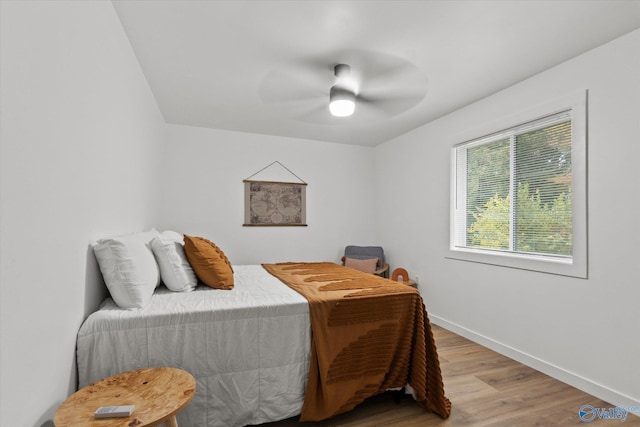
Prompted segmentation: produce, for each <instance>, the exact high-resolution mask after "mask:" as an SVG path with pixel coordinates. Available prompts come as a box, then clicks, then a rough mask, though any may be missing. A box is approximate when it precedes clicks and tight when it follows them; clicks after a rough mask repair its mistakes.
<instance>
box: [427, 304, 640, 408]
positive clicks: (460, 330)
mask: <svg viewBox="0 0 640 427" xmlns="http://www.w3.org/2000/svg"><path fill="white" fill-rule="evenodd" d="M429 319H430V320H431V322H432V323H434V324H436V325H438V326H441V327H443V328H445V329H447V330H449V331H451V332H455V333H456V334H458V335H460V336H463V337H465V338H467V339H469V340H471V341H473V342H476V343H478V344H480V345H482V346H484V347H487V348H489V349H491V350H493V351H495V352H497V353H500V354H502V355H504V356H507V357H509V358H511V359H513V360H516V361H518V362H520V363H522V364H523V365H526V366H529V367H531V368H533V369H535V370H537V371H540V372H542V373H544V374H547V375H549V376H550V377H553V378H555V379H557V380H559V381H562V382H564V383H566V384H569V385H570V386H573V387H575V388H577V389H579V390H582V391H584V392H585V393H589V394H591V395H592V396H595V397H597V398H598V399H602V400H604V401H605V402H609V403H611V404H612V405H613V406H618V407H624V408H632V407H635V408H637V407H640V401H638V400H635V399H633V398H632V397H630V396H627V395H624V394H622V393H619V392H617V391H615V390H612V389H610V388H608V387H605V386H603V385H601V384H598V383H595V382H593V381H591V380H589V379H587V378H584V377H582V376H580V375H576V374H574V373H573V372H569V371H567V370H566V369H562V368H560V367H558V366H555V365H553V364H552V363H549V362H545V361H544V360H541V359H538V358H537V357H534V356H531V355H530V354H527V353H523V352H522V351H520V350H518V349H516V348H513V347H510V346H508V345H506V344H503V343H501V342H498V341H496V340H494V339H491V338H489V337H486V336H484V335H481V334H478V333H476V332H474V331H472V330H470V329H467V328H465V327H463V326H460V325H458V324H456V323H453V322H449V321H448V320H445V319H443V318H441V317H438V316H434V315H433V314H429ZM587 404H589V402H585V405H587ZM633 414H634V415H636V416H638V417H640V412H633Z"/></svg>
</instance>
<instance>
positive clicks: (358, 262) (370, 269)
mask: <svg viewBox="0 0 640 427" xmlns="http://www.w3.org/2000/svg"><path fill="white" fill-rule="evenodd" d="M344 266H345V267H351V268H355V269H356V270H360V271H364V272H365V273H372V274H373V273H375V271H376V267H377V266H378V258H371V259H353V258H345V259H344Z"/></svg>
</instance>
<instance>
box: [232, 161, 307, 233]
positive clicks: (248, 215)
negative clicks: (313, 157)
mask: <svg viewBox="0 0 640 427" xmlns="http://www.w3.org/2000/svg"><path fill="white" fill-rule="evenodd" d="M274 165H279V166H280V167H281V168H283V169H286V171H287V172H288V173H289V174H291V175H293V176H294V177H296V178H297V179H298V180H300V181H301V182H299V183H294V182H284V181H280V180H256V179H251V178H253V177H255V176H256V175H258V174H260V173H261V172H263V171H265V170H267V169H269V168H271V167H272V166H274ZM263 175H264V174H263ZM243 182H244V225H245V226H306V225H307V209H306V204H307V200H306V188H307V183H306V182H304V181H302V180H301V179H300V178H298V176H297V175H296V174H294V173H293V172H291V171H290V170H289V169H287V168H286V167H284V166H283V165H282V164H281V163H280V162H278V161H276V162H273V163H271V164H270V165H269V166H267V167H265V168H263V169H261V170H260V171H258V172H256V173H255V174H253V175H251V176H250V177H249V178H247V179H245V180H244V181H243Z"/></svg>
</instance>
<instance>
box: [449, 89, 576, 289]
mask: <svg viewBox="0 0 640 427" xmlns="http://www.w3.org/2000/svg"><path fill="white" fill-rule="evenodd" d="M568 110H570V111H571V133H572V140H571V162H572V241H573V248H572V249H573V250H572V256H571V257H566V256H553V255H539V254H523V253H515V252H509V251H500V250H491V249H480V248H469V247H461V246H458V245H456V241H455V239H456V233H455V230H456V206H457V192H458V185H457V183H458V180H461V182H464V183H465V185H466V179H467V175H466V170H460V171H459V170H458V168H457V157H456V150H457V149H458V148H459V147H460V146H462V145H468V144H470V143H471V144H476V143H480V142H481V141H482V140H485V141H486V140H487V139H488V138H492V137H495V136H496V135H499V134H502V133H505V132H506V131H509V130H511V129H515V128H518V127H521V126H523V125H525V124H526V123H529V122H533V121H536V120H540V119H543V118H545V117H548V116H553V115H556V114H559V113H562V112H563V111H568ZM461 140H462V141H464V142H461V143H456V144H454V145H453V146H452V147H451V166H450V169H451V189H450V191H451V193H450V202H451V205H450V236H449V253H448V255H447V256H446V258H449V259H454V260H461V261H470V262H477V263H482V264H489V265H494V266H502V267H510V268H517V269H522V270H531V271H538V272H543V273H550V274H557V275H563V276H570V277H577V278H584V279H586V278H588V250H587V247H588V244H587V243H588V235H587V194H588V188H587V91H586V90H582V91H578V92H575V93H572V94H568V95H564V96H561V97H558V98H555V99H553V100H550V101H547V102H545V103H542V104H539V105H537V106H535V107H532V108H529V109H527V110H523V111H520V112H518V113H516V114H513V115H510V116H507V117H503V118H501V119H499V120H496V121H494V122H491V123H489V124H486V125H484V126H482V127H481V128H478V129H474V130H473V131H470V132H468V133H467V135H462V136H461V137H460V138H459V139H458V141H461ZM460 169H464V168H460ZM465 190H466V189H465ZM465 216H466V215H465Z"/></svg>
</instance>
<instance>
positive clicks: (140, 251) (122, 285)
mask: <svg viewBox="0 0 640 427" xmlns="http://www.w3.org/2000/svg"><path fill="white" fill-rule="evenodd" d="M158 234H159V233H158V232H157V231H156V230H150V231H145V232H141V233H133V234H128V235H124V236H115V237H111V238H108V239H101V240H98V242H97V243H96V244H95V245H94V246H93V251H94V253H95V254H96V259H97V260H98V265H99V266H100V271H101V272H102V277H104V281H105V283H106V285H107V288H109V293H110V294H111V298H113V300H114V301H115V303H116V304H118V306H119V307H121V308H127V309H134V308H142V307H144V306H145V305H147V304H148V303H149V301H151V296H152V295H153V291H154V289H155V288H156V286H158V285H159V284H160V269H159V267H158V263H157V262H156V259H155V258H154V256H153V252H152V251H151V248H150V247H149V244H150V242H151V240H153V239H154V238H155V237H156V236H158Z"/></svg>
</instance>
